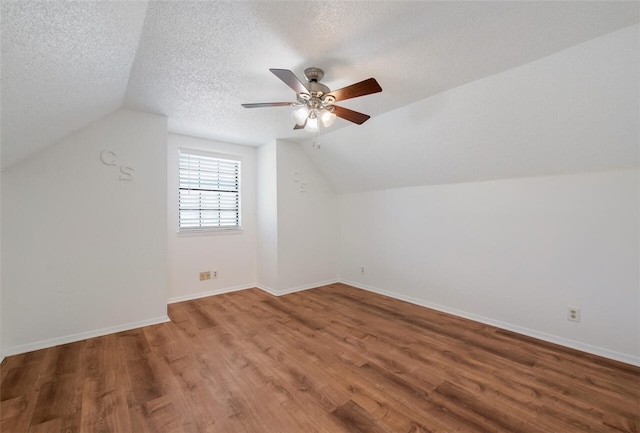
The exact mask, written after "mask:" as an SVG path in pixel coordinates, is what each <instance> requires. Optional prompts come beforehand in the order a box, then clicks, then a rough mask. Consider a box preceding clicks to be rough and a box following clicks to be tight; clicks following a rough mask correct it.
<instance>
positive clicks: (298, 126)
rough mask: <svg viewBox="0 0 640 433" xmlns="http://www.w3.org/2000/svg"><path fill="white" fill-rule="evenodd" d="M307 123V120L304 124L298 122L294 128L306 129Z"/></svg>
mask: <svg viewBox="0 0 640 433" xmlns="http://www.w3.org/2000/svg"><path fill="white" fill-rule="evenodd" d="M306 125H307V122H304V125H298V124H297V123H296V126H294V127H293V129H304V127H305V126H306Z"/></svg>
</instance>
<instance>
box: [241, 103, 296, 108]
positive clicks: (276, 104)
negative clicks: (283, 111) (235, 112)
mask: <svg viewBox="0 0 640 433" xmlns="http://www.w3.org/2000/svg"><path fill="white" fill-rule="evenodd" d="M293 104H294V102H258V103H256V104H242V106H243V107H244V108H264V107H286V106H289V105H293Z"/></svg>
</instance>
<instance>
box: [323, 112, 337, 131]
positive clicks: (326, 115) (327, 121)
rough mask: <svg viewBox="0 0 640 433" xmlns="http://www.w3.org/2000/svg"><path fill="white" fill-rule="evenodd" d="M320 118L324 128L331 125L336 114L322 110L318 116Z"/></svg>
mask: <svg viewBox="0 0 640 433" xmlns="http://www.w3.org/2000/svg"><path fill="white" fill-rule="evenodd" d="M320 119H321V120H322V126H324V127H325V128H328V127H330V126H331V125H333V122H335V121H336V114H335V113H332V112H331V111H329V110H323V113H322V115H321V116H320Z"/></svg>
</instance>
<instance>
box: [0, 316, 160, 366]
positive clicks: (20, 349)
mask: <svg viewBox="0 0 640 433" xmlns="http://www.w3.org/2000/svg"><path fill="white" fill-rule="evenodd" d="M169 321H170V319H169V317H168V316H160V317H154V318H153V319H147V320H141V321H139V322H133V323H127V324H125V325H118V326H112V327H109V328H102V329H96V330H95V331H88V332H81V333H79V334H72V335H65V336H63V337H57V338H52V339H49V340H42V341H36V342H35V343H28V344H22V345H20V346H13V347H9V348H7V349H6V350H5V351H4V353H3V355H4V356H12V355H19V354H21V353H26V352H32V351H34V350H40V349H46V348H49V347H54V346H60V345H61V344H67V343H75V342H77V341H81V340H86V339H88V338H94V337H102V336H103V335H108V334H114V333H116V332H122V331H130V330H132V329H137V328H142V327H143V326H151V325H157V324H160V323H165V322H169ZM3 359H4V358H3Z"/></svg>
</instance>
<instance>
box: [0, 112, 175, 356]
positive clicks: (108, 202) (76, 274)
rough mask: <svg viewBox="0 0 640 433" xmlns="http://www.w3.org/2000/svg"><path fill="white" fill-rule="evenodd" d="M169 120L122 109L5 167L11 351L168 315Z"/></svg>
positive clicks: (5, 280) (5, 299)
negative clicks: (21, 160)
mask: <svg viewBox="0 0 640 433" xmlns="http://www.w3.org/2000/svg"><path fill="white" fill-rule="evenodd" d="M166 121H167V120H166V118H164V117H161V116H156V115H151V114H145V113H140V112H135V111H130V110H118V111H116V112H114V113H112V114H110V115H108V116H106V117H104V118H102V119H101V120H99V121H96V122H94V123H92V124H90V125H88V126H87V127H85V128H83V129H82V130H80V131H78V132H77V133H75V134H73V135H71V136H69V137H68V138H66V139H63V140H61V141H60V142H58V143H56V144H55V145H53V146H51V147H49V148H47V149H46V150H45V151H43V152H41V153H39V154H37V155H35V156H33V157H31V158H29V159H27V160H25V161H23V162H21V163H19V164H16V165H14V166H12V167H11V168H9V169H7V170H5V171H3V172H2V220H1V222H2V233H3V236H2V269H3V272H2V320H3V322H4V325H5V326H3V327H2V332H3V342H4V343H3V344H4V349H5V355H10V354H13V353H20V352H24V351H28V350H33V349H37V348H40V347H48V346H52V345H55V344H60V343H64V342H68V341H74V340H79V339H82V338H87V337H90V336H94V335H100V334H104V333H109V332H114V331H116V330H121V329H127V328H132V327H137V326H142V325H145V324H150V323H157V322H160V321H164V320H167V317H166V299H167V277H166V262H167V254H166V251H167V249H166V243H167V241H166V225H167V223H166V193H165V190H166V181H167V178H166V166H167V163H166V140H167V129H166ZM34 127H37V126H34ZM105 150H108V151H112V152H113V153H112V154H105V155H103V156H104V157H105V160H106V161H107V162H112V161H115V162H116V163H118V164H119V165H120V166H123V165H124V166H129V167H131V168H132V169H133V170H134V171H132V172H131V171H128V172H129V173H131V174H132V175H133V179H132V180H130V181H127V180H119V178H120V176H123V177H124V178H128V176H127V175H126V174H123V173H122V172H120V170H119V166H115V165H114V166H110V165H105V164H103V163H102V162H101V154H102V152H103V151H105ZM114 155H117V157H114ZM125 171H127V170H126V169H125Z"/></svg>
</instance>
